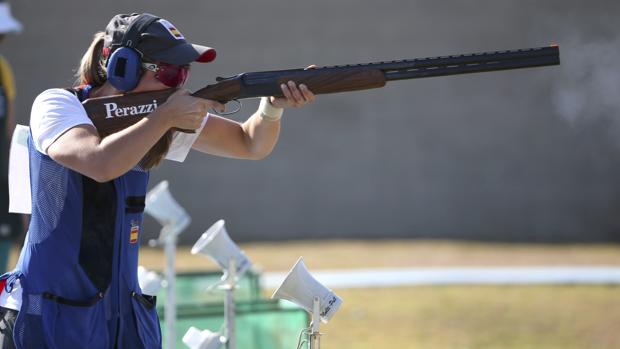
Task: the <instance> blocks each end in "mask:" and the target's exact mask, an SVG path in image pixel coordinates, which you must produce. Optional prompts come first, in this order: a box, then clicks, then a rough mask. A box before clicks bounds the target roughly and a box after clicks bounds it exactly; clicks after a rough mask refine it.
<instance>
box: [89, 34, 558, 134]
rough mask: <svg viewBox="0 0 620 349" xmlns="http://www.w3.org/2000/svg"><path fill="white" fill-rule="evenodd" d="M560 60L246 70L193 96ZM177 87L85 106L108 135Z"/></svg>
mask: <svg viewBox="0 0 620 349" xmlns="http://www.w3.org/2000/svg"><path fill="white" fill-rule="evenodd" d="M558 64H560V48H559V46H558V45H551V46H548V47H538V48H528V49H520V50H509V51H495V52H483V53H471V54H462V55H452V56H441V57H431V58H416V59H406V60H399V61H391V62H377V63H366V64H348V65H336V66H327V67H320V68H312V69H291V70H275V71H264V72H251V73H242V74H238V75H235V76H232V77H227V78H221V77H218V78H216V83H215V84H212V85H207V86H206V87H204V88H202V89H200V90H198V91H196V92H194V93H193V94H192V95H193V96H195V97H200V98H205V99H211V100H217V101H219V102H221V103H226V102H229V101H231V100H237V99H243V98H253V97H262V96H282V91H281V90H280V84H282V83H285V82H287V81H290V80H292V81H294V82H296V83H297V84H305V85H306V86H308V88H309V89H310V91H312V92H313V93H315V94H325V93H336V92H346V91H357V90H366V89H372V88H379V87H383V86H385V84H386V82H387V81H394V80H405V79H416V78H426V77H434V76H444V75H456V74H468V73H480V72H486V71H496V70H508V69H520V68H529V67H541V66H548V65H558ZM174 91H175V89H167V90H160V91H149V92H139V93H128V94H124V95H117V96H109V97H100V98H91V99H87V100H85V101H84V103H83V105H84V108H85V109H86V113H87V114H88V116H89V117H90V118H91V120H92V121H93V123H94V124H95V127H96V128H97V130H98V131H99V134H100V135H101V136H102V137H104V136H106V135H109V134H111V133H114V132H117V131H119V130H122V129H124V128H126V127H128V126H130V125H133V124H134V123H136V122H138V121H139V120H140V119H142V118H143V117H144V116H146V115H148V114H149V113H150V112H152V111H153V110H155V108H157V106H158V105H161V104H162V103H164V102H165V101H166V99H167V98H168V97H169V96H170V95H171V94H172V93H173V92H174Z"/></svg>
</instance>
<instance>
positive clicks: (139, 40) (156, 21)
mask: <svg viewBox="0 0 620 349" xmlns="http://www.w3.org/2000/svg"><path fill="white" fill-rule="evenodd" d="M135 20H139V21H141V22H142V23H141V24H140V27H141V28H132V29H131V30H132V31H133V32H134V33H129V36H132V37H134V38H128V37H127V36H126V35H125V34H126V33H127V30H128V29H129V28H130V27H131V24H132V23H133V22H134V21H135ZM136 24H137V23H136ZM136 30H137V32H136ZM130 39H133V41H135V42H129V43H128V40H130ZM123 46H129V47H132V48H134V49H135V50H137V51H139V52H140V53H141V54H142V55H143V56H144V57H145V58H147V59H150V60H153V61H161V62H164V63H170V64H178V65H182V64H189V63H191V62H201V63H208V62H211V61H213V60H214V59H215V56H216V51H215V49H213V48H212V47H208V46H203V45H196V44H192V43H189V42H187V40H186V39H185V36H183V34H181V32H180V31H179V29H177V27H176V26H175V25H173V24H172V23H170V22H169V21H167V20H166V19H163V18H159V17H157V16H154V15H151V14H142V15H140V14H137V13H133V14H119V15H116V16H114V17H113V18H112V20H110V23H108V26H107V27H106V30H105V41H104V45H103V47H104V55H106V56H109V54H111V53H112V52H114V51H115V50H116V49H118V48H120V47H123Z"/></svg>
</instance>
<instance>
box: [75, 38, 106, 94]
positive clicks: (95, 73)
mask: <svg viewBox="0 0 620 349" xmlns="http://www.w3.org/2000/svg"><path fill="white" fill-rule="evenodd" d="M104 36H105V34H104V32H98V33H96V34H95V36H94V37H93V41H92V42H91V44H90V46H89V47H88V50H86V52H85V53H84V56H82V60H81V61H80V66H79V67H78V69H77V71H76V73H75V77H76V80H75V85H85V84H89V85H92V86H93V87H97V86H101V85H103V83H104V82H106V80H107V75H106V70H105V58H104V57H103V54H102V50H103V39H104Z"/></svg>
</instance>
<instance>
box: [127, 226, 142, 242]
mask: <svg viewBox="0 0 620 349" xmlns="http://www.w3.org/2000/svg"><path fill="white" fill-rule="evenodd" d="M139 234H140V225H139V224H138V222H136V221H132V222H131V230H130V231H129V243H130V244H135V243H136V242H138V235H139Z"/></svg>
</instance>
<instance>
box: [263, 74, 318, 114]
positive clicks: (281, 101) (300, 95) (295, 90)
mask: <svg viewBox="0 0 620 349" xmlns="http://www.w3.org/2000/svg"><path fill="white" fill-rule="evenodd" d="M280 88H281V89H282V94H284V97H273V96H271V97H269V98H270V102H271V105H273V106H274V107H276V108H290V107H293V108H299V107H301V106H304V105H306V104H308V103H311V102H313V101H314V93H312V91H310V90H309V89H308V87H306V85H304V84H300V85H299V86H297V84H295V82H293V81H289V82H288V83H287V84H282V85H280Z"/></svg>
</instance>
